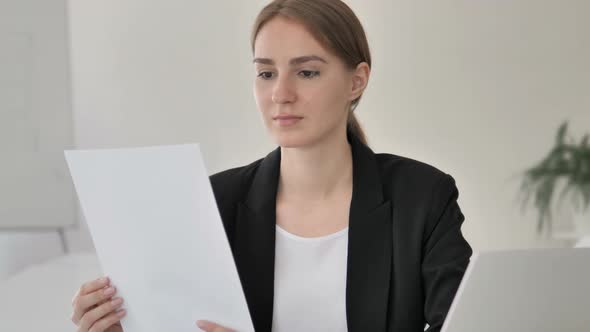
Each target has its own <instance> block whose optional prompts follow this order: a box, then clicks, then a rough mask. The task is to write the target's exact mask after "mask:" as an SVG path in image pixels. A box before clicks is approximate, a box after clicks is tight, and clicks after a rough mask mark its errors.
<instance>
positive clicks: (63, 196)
mask: <svg viewBox="0 0 590 332" xmlns="http://www.w3.org/2000/svg"><path fill="white" fill-rule="evenodd" d="M65 13H66V11H65V1H59V0H58V1H37V0H3V1H0V151H1V153H2V154H1V157H0V279H2V278H3V277H4V276H6V275H8V274H10V273H13V272H15V271H18V270H20V269H22V268H23V267H25V266H26V265H27V264H29V263H33V262H40V261H43V260H46V259H49V258H52V257H55V256H57V255H60V254H61V247H60V242H59V240H58V237H57V233H56V232H45V231H40V232H35V233H34V234H30V233H25V232H22V231H20V230H15V229H16V228H15V227H17V228H19V227H22V226H33V225H34V226H37V227H51V226H55V225H71V224H74V223H75V222H76V219H77V217H76V205H75V197H74V194H73V191H72V187H71V183H70V180H69V175H68V174H67V171H66V166H65V161H64V160H63V152H62V151H63V149H64V148H71V147H72V146H73V130H72V113H71V107H70V104H71V100H70V99H71V95H70V85H69V61H68V56H67V53H68V52H67V40H66V38H65V36H66V14H65ZM7 227H10V228H11V229H12V231H10V232H8V231H6V228H7ZM73 233H76V232H75V231H74V232H71V231H70V232H69V235H73ZM72 240H73V241H72V245H73V246H74V248H75V249H78V248H80V247H79V246H77V245H78V244H80V245H82V247H84V246H85V247H89V246H88V245H87V244H86V243H88V241H87V239H86V240H84V237H82V238H80V237H78V236H77V234H76V235H75V236H73V237H72Z"/></svg>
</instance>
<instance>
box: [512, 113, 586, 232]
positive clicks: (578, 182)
mask: <svg viewBox="0 0 590 332" xmlns="http://www.w3.org/2000/svg"><path fill="white" fill-rule="evenodd" d="M567 129H568V123H567V121H566V122H564V123H562V124H561V126H560V127H559V129H558V131H557V136H556V141H555V145H554V147H553V148H552V149H551V150H550V151H549V154H548V155H547V156H545V158H543V159H542V160H541V162H540V163H538V164H537V165H535V166H533V167H531V168H529V169H527V170H526V171H525V172H524V178H523V180H522V184H521V188H520V189H521V190H520V192H521V194H522V203H523V208H524V207H525V206H526V205H528V204H530V203H532V204H533V206H534V207H535V209H536V210H537V212H538V222H537V231H538V232H539V233H542V232H543V231H544V230H546V231H547V232H548V233H549V234H551V233H552V228H553V221H552V217H553V215H552V214H553V210H554V208H555V207H559V206H562V204H563V200H564V199H565V198H569V199H568V201H569V203H570V206H569V207H571V208H572V209H573V212H574V213H573V215H574V216H576V218H577V219H578V220H576V221H575V222H574V224H575V225H576V230H575V233H576V236H577V237H580V238H582V237H584V236H590V214H588V213H586V212H588V206H589V205H590V144H589V142H588V140H589V135H588V134H586V135H584V136H583V137H582V139H581V141H580V143H576V142H575V141H574V139H572V138H571V137H569V136H568V133H567ZM558 191H560V193H559V197H557V192H558ZM581 219H586V220H581Z"/></svg>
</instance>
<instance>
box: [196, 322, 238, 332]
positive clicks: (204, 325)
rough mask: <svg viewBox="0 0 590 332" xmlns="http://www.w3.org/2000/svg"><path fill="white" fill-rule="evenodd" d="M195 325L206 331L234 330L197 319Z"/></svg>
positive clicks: (231, 331) (229, 331) (226, 331)
mask: <svg viewBox="0 0 590 332" xmlns="http://www.w3.org/2000/svg"><path fill="white" fill-rule="evenodd" d="M197 326H198V327H199V328H200V329H201V330H203V331H206V332H235V331H234V330H230V329H228V328H227V327H223V326H221V325H217V324H215V323H213V322H210V321H206V320H198V321H197Z"/></svg>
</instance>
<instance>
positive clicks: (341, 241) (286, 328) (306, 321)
mask: <svg viewBox="0 0 590 332" xmlns="http://www.w3.org/2000/svg"><path fill="white" fill-rule="evenodd" d="M347 255H348V227H346V228H345V229H343V230H340V231H338V232H336V233H332V234H329V235H326V236H321V237H314V238H306V237H300V236H297V235H295V234H292V233H289V232H287V231H286V230H284V229H283V228H281V227H280V226H278V225H277V226H276V248H275V284H274V306H273V319H272V331H273V332H301V331H323V332H330V331H339V332H340V331H347V327H346V266H347V265H346V258H347Z"/></svg>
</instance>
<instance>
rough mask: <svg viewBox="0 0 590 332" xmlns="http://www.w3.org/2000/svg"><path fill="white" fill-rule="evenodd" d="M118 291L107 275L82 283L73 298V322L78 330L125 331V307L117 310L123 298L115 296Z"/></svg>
mask: <svg viewBox="0 0 590 332" xmlns="http://www.w3.org/2000/svg"><path fill="white" fill-rule="evenodd" d="M107 286H108V287H107ZM116 292H117V290H116V289H115V287H114V286H113V285H111V284H110V280H109V279H108V278H107V277H103V278H99V279H96V280H93V281H89V282H86V283H84V284H82V286H81V287H80V289H79V290H78V292H77V293H76V295H74V298H73V299H72V307H73V309H74V312H73V313H72V322H74V324H76V326H78V330H77V331H78V332H123V327H121V323H120V320H121V318H123V317H124V316H125V309H121V310H117V309H118V308H119V307H120V306H121V305H122V304H123V299H122V298H120V297H118V298H113V296H114V295H115V293H116Z"/></svg>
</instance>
